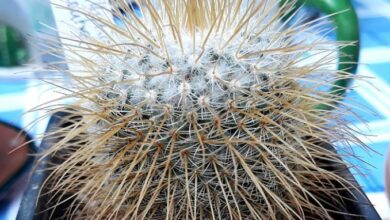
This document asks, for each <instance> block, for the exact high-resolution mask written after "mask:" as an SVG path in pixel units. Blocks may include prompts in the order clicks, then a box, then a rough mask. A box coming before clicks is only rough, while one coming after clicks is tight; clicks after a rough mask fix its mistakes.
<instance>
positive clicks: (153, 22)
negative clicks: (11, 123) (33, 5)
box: [45, 0, 361, 219]
mask: <svg viewBox="0 0 390 220" xmlns="http://www.w3.org/2000/svg"><path fill="white" fill-rule="evenodd" d="M91 2H92V3H91V4H90V5H91V7H69V6H66V5H65V6H64V5H56V7H62V8H65V9H66V10H69V11H71V12H72V13H75V14H78V16H79V17H83V18H85V21H86V22H84V23H83V25H84V26H83V28H82V32H83V33H77V34H76V35H74V36H71V37H64V39H63V46H64V48H65V50H66V52H67V54H68V56H67V63H68V64H69V65H70V66H73V67H74V68H71V70H70V71H69V76H70V78H71V81H72V84H71V86H69V87H68V88H67V89H66V91H68V92H67V94H65V96H64V98H69V97H70V98H72V99H73V100H75V101H74V102H72V103H70V104H66V105H63V106H61V107H58V105H53V106H52V110H51V111H50V112H51V113H52V112H54V111H65V112H70V113H71V116H69V117H66V118H64V120H68V122H72V123H71V125H69V126H67V127H65V128H62V129H60V130H58V131H55V132H54V133H53V134H52V135H53V136H55V137H56V138H60V140H59V141H58V142H57V143H55V144H54V145H53V146H52V147H51V148H50V149H49V150H48V151H47V152H46V154H45V155H46V156H49V155H51V156H58V155H60V156H59V157H60V158H61V162H60V163H59V164H56V165H53V167H52V170H53V172H52V173H51V174H50V175H49V177H48V178H47V181H46V184H47V185H48V186H50V189H51V190H50V193H51V194H52V199H51V203H53V204H55V205H53V207H52V208H53V209H55V208H56V206H58V205H59V204H61V203H64V202H66V201H69V200H70V199H71V201H72V202H71V205H70V206H69V209H68V210H67V213H66V214H65V215H64V216H65V217H64V218H77V219H310V218H312V219H331V218H332V217H331V214H332V213H334V212H337V207H338V206H339V205H341V204H339V202H338V201H340V198H341V197H342V195H341V194H339V192H338V189H340V190H347V191H348V190H349V189H351V188H353V187H355V186H354V185H352V184H351V183H350V182H349V181H348V180H347V179H345V178H344V177H342V176H341V175H339V174H338V173H337V172H333V171H329V170H327V169H326V168H324V166H325V167H326V163H332V164H333V166H335V167H346V166H348V164H347V163H346V162H344V161H343V160H341V158H340V157H339V156H338V155H337V153H336V152H335V151H333V150H330V149H329V148H328V147H326V146H328V145H333V144H334V143H335V142H338V143H342V144H341V145H338V146H339V148H338V150H339V151H343V149H347V148H348V146H349V145H351V144H354V143H358V144H360V142H359V140H358V139H357V138H356V137H355V136H354V135H353V132H352V130H351V129H350V128H349V127H348V126H347V123H346V122H345V121H344V120H343V118H344V117H345V115H347V114H352V113H349V111H348V110H346V109H347V108H345V107H348V106H345V105H343V103H341V102H340V103H339V105H338V106H336V105H335V104H334V103H335V102H334V100H335V99H336V100H338V99H337V98H336V97H333V96H332V95H331V94H328V93H327V92H325V91H324V90H323V89H320V88H322V87H324V86H325V87H327V86H328V87H329V86H331V82H332V81H334V80H335V79H343V78H345V79H347V78H350V77H352V75H350V74H348V73H343V74H339V72H338V71H337V70H334V69H331V68H329V65H330V64H334V63H335V62H336V60H335V59H334V57H335V55H336V54H337V48H335V47H334V46H331V45H332V44H331V43H330V42H329V41H327V40H326V39H325V38H324V37H323V34H324V32H323V31H322V29H320V28H319V27H320V26H321V25H322V23H323V22H322V21H323V20H318V21H317V22H316V23H315V22H311V23H310V24H300V23H299V22H295V23H294V22H292V21H291V22H290V24H289V25H288V24H287V23H288V21H289V20H288V18H287V17H286V15H287V14H288V13H291V12H292V8H291V4H280V2H279V1H277V0H264V1H260V0H259V1H241V0H205V1H197V0H174V1H168V0H154V1H151V0H142V1H141V0H140V1H136V3H137V7H139V10H140V11H139V13H138V14H137V13H133V11H134V8H133V7H134V6H132V5H130V4H128V3H129V2H127V1H122V0H121V1H110V4H111V6H110V7H106V6H105V5H104V4H102V3H99V2H98V1H91ZM293 3H294V2H292V4H293ZM92 6H93V7H92ZM112 13H114V15H115V18H116V19H117V20H119V21H120V22H121V24H120V25H117V24H115V23H114V22H113V17H112ZM283 18H285V19H287V21H286V20H283ZM87 29H89V30H87ZM308 36H309V37H308ZM308 38H310V39H308ZM346 45H348V44H347V43H346V44H342V43H339V45H338V46H337V47H343V46H346ZM308 54H316V55H320V57H321V59H317V60H315V61H313V62H307V60H308V59H309V58H310V55H308ZM324 74H326V75H327V77H326V78H324V77H323V75H324ZM337 102H338V101H336V103H337ZM320 104H323V105H330V106H331V107H334V108H336V110H334V111H333V112H330V111H326V110H321V109H318V108H316V107H317V106H318V105H320ZM341 109H343V110H341ZM360 145H361V144H360ZM331 188H333V190H329V189H331ZM324 201H328V203H327V205H326V206H325V205H324ZM325 203H326V202H325ZM329 204H333V205H329Z"/></svg>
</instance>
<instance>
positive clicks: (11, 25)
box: [0, 0, 390, 220]
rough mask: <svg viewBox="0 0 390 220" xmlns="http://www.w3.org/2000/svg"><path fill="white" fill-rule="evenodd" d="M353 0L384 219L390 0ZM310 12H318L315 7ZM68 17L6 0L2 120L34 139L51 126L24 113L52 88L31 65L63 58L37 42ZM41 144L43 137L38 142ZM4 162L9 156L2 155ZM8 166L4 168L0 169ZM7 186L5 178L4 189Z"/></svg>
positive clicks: (375, 185) (367, 173)
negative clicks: (44, 50) (47, 52)
mask: <svg viewBox="0 0 390 220" xmlns="http://www.w3.org/2000/svg"><path fill="white" fill-rule="evenodd" d="M351 1H352V3H353V5H354V7H355V9H356V12H357V14H358V17H359V22H360V28H361V35H360V36H361V42H360V43H361V59H360V62H361V65H360V66H359V69H358V73H357V74H358V75H362V76H368V77H370V79H369V80H368V81H369V83H371V84H373V85H374V87H373V86H368V84H364V83H363V82H355V83H360V85H356V84H355V85H356V86H357V87H356V89H353V90H351V91H349V92H348V94H347V98H346V101H347V102H348V100H349V98H353V99H355V100H356V101H355V102H358V103H361V104H363V105H364V106H365V107H366V108H367V109H369V110H371V111H373V112H375V114H367V113H365V112H363V111H362V112H360V114H361V116H363V119H364V120H366V123H362V122H360V121H354V122H352V124H353V126H356V127H358V128H359V129H361V130H362V131H363V132H364V133H365V134H370V135H371V136H369V137H368V138H363V140H364V142H365V143H366V144H367V145H368V146H370V147H371V148H372V149H374V150H375V151H376V152H377V153H374V152H370V153H369V154H367V152H366V151H363V150H360V149H356V152H355V153H356V154H357V155H359V156H360V157H361V158H360V159H362V160H365V161H367V162H368V163H362V162H359V161H358V163H359V166H360V169H361V170H362V172H363V173H364V175H359V176H357V180H358V181H359V183H360V184H361V185H362V186H363V189H364V191H365V192H366V193H367V195H368V197H369V198H370V200H371V201H372V203H373V204H374V205H375V207H376V209H377V210H378V212H379V213H380V215H381V216H382V218H383V219H390V211H389V210H390V205H389V202H388V200H387V198H386V196H385V181H384V173H385V171H384V169H385V159H386V155H387V152H388V149H389V147H390V13H389V12H390V0H351ZM74 2H76V3H77V1H74ZM53 10H54V13H53ZM307 12H308V13H312V14H313V16H316V12H314V11H312V10H308V11H307ZM54 15H55V16H54ZM67 16H68V15H66V14H63V13H61V12H59V11H56V9H52V8H51V6H50V4H49V0H0V120H1V121H3V122H6V123H9V124H12V125H14V126H17V127H21V128H27V132H28V133H29V134H30V135H31V136H32V137H33V138H34V137H35V135H36V134H39V133H42V132H43V131H44V130H45V127H46V125H47V122H46V121H42V122H41V123H39V124H38V126H34V127H31V126H30V123H31V122H32V121H34V120H36V119H37V118H39V117H40V115H39V113H37V112H36V113H28V114H24V113H25V112H26V111H27V110H29V109H31V108H33V107H35V106H36V105H37V104H38V103H43V102H44V101H45V100H47V99H48V97H47V96H48V95H47V94H48V93H44V91H47V90H48V88H47V87H45V86H42V85H41V83H40V82H39V80H37V78H38V77H39V76H40V74H43V73H40V72H37V71H34V70H33V69H32V67H31V66H34V65H35V64H36V65H42V64H45V63H48V62H53V61H58V59H59V58H58V57H54V56H50V55H41V54H40V53H39V48H37V44H34V43H35V42H38V40H37V39H39V37H40V36H41V35H42V33H48V32H53V31H54V32H53V33H54V34H55V29H56V28H57V27H58V28H61V24H60V23H56V22H55V20H56V19H57V20H67V19H72V18H71V17H67ZM55 18H56V19H55ZM38 47H39V45H38ZM31 60H34V61H31ZM27 64H28V65H27ZM355 85H353V87H355ZM0 132H1V131H0ZM1 144H3V143H1V142H0V145H1ZM38 144H39V141H38V142H36V145H38ZM0 147H2V146H0ZM0 160H5V159H4V158H3V157H1V156H0ZM0 164H1V163H0ZM2 169H3V167H0V172H2ZM26 177H27V176H26V175H24V176H21V177H19V178H18V180H17V182H19V184H13V185H14V186H13V187H11V188H7V190H1V188H0V220H3V219H4V220H9V219H14V218H15V215H16V212H17V208H18V204H19V202H20V198H21V195H22V194H21V192H22V191H23V186H24V183H25V182H26V179H27V178H26ZM1 184H2V182H1V181H0V187H2V185H1Z"/></svg>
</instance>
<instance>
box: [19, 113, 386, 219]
mask: <svg viewBox="0 0 390 220" xmlns="http://www.w3.org/2000/svg"><path fill="white" fill-rule="evenodd" d="M64 116H69V115H67V114H66V113H57V114H55V115H54V116H52V118H51V120H50V122H49V126H48V129H47V132H50V131H54V130H56V129H58V128H60V127H64V126H67V123H66V122H63V121H62V120H61V119H62V118H63V117H64ZM54 142H56V140H43V142H42V144H41V147H40V148H39V149H40V150H41V151H42V150H44V149H47V148H48V147H50V146H51V143H54ZM324 147H326V148H328V149H329V148H330V149H333V150H334V148H333V147H332V146H324ZM49 160H50V161H49ZM48 162H53V163H56V162H58V161H57V159H56V158H50V159H45V160H43V161H41V162H40V163H39V164H38V166H37V169H38V171H37V172H34V174H33V175H32V177H31V180H30V183H29V187H28V189H27V190H26V192H25V194H24V198H23V200H22V203H21V207H20V209H19V213H18V217H17V219H18V220H33V219H39V220H43V219H62V218H66V217H64V210H66V209H67V208H68V207H69V205H70V204H71V203H72V200H68V201H66V202H64V203H62V204H60V205H58V206H57V207H56V209H55V210H54V211H53V210H52V209H49V208H50V204H48V202H47V201H48V200H49V199H48V198H49V195H47V194H45V195H43V196H39V195H38V194H39V191H40V189H41V187H42V184H43V182H44V180H45V177H47V175H48V174H49V171H48V170H47V169H45V168H47V164H48ZM319 164H322V162H321V161H319ZM324 167H326V169H328V170H330V171H334V172H337V173H338V174H339V175H341V176H343V177H344V178H345V179H348V180H350V181H351V182H352V183H353V184H354V185H356V186H358V183H357V182H356V180H355V179H354V177H353V175H352V174H351V172H350V171H349V170H348V168H346V167H345V168H344V169H340V167H336V166H332V164H325V165H324ZM42 170H45V171H42ZM45 187H47V186H45ZM335 187H338V186H337V184H335ZM42 192H47V189H45V188H43V190H42ZM350 192H351V193H349V192H348V191H347V190H344V191H341V192H340V193H341V194H342V195H343V197H344V199H343V201H340V204H343V205H342V206H339V207H338V208H339V209H338V210H337V211H339V212H341V213H349V214H351V215H345V214H343V215H341V214H337V213H333V214H331V215H332V217H333V218H334V219H337V220H342V219H346V220H348V219H350V220H355V219H370V220H376V219H380V217H379V215H378V213H377V212H376V210H375V208H374V207H373V206H372V204H371V202H370V201H369V199H368V198H367V196H366V195H365V194H364V192H363V191H362V190H361V188H360V187H357V188H356V189H351V190H350ZM323 205H324V207H329V204H326V201H325V202H324V204H323Z"/></svg>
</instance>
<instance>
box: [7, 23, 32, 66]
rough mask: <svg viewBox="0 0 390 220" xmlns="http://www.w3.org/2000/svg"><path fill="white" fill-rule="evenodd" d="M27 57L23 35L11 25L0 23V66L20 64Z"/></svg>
mask: <svg viewBox="0 0 390 220" xmlns="http://www.w3.org/2000/svg"><path fill="white" fill-rule="evenodd" d="M28 58H29V54H28V50H27V48H26V44H25V40H24V39H23V37H22V36H21V35H20V34H19V33H18V32H17V31H16V30H15V29H13V28H12V27H9V26H7V25H1V24H0V67H13V66H20V65H22V64H24V63H26V62H27V60H28Z"/></svg>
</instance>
